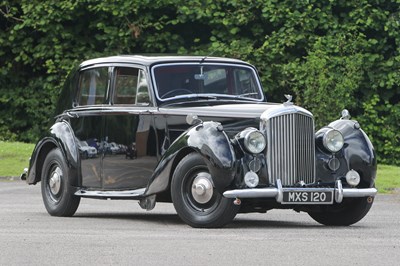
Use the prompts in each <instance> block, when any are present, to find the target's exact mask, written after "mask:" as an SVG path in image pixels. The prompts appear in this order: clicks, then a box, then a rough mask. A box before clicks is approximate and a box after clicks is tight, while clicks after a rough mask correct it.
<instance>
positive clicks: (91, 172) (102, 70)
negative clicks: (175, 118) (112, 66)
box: [69, 66, 110, 188]
mask: <svg viewBox="0 0 400 266" xmlns="http://www.w3.org/2000/svg"><path fill="white" fill-rule="evenodd" d="M109 77H110V75H109V67H108V66H95V67H90V68H86V69H83V70H81V71H80V72H79V81H78V87H77V93H76V97H75V100H74V106H75V107H74V108H73V110H71V112H70V113H71V114H70V119H69V120H70V125H71V127H72V129H73V131H74V135H75V138H76V139H75V142H76V144H77V146H78V150H79V155H80V159H81V160H80V162H81V176H82V180H81V184H82V186H83V187H89V188H102V167H101V164H102V154H103V152H104V147H103V143H102V139H103V132H102V131H103V128H104V125H103V124H104V119H103V107H104V104H105V103H106V102H107V98H108V97H107V92H108V90H109V84H110V78H109Z"/></svg>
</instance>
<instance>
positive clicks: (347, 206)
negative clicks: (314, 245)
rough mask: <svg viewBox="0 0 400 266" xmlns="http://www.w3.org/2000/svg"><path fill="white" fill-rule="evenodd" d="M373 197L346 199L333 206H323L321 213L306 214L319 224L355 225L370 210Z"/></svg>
mask: <svg viewBox="0 0 400 266" xmlns="http://www.w3.org/2000/svg"><path fill="white" fill-rule="evenodd" d="M373 201H374V198H373V197H366V198H352V199H346V200H345V201H343V202H342V203H340V204H337V205H334V206H325V207H324V208H323V209H322V210H321V211H318V212H317V211H315V212H309V213H308V214H309V215H310V216H311V218H313V219H314V220H315V221H317V222H318V223H320V224H323V225H331V226H348V225H352V224H355V223H357V222H358V221H360V220H361V219H362V218H364V216H365V215H367V213H368V211H369V210H370V209H371V206H372V203H373Z"/></svg>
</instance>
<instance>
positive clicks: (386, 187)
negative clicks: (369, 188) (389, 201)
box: [376, 165, 400, 193]
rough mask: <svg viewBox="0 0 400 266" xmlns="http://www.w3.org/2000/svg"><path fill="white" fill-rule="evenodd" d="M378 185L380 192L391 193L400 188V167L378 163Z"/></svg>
mask: <svg viewBox="0 0 400 266" xmlns="http://www.w3.org/2000/svg"><path fill="white" fill-rule="evenodd" d="M376 187H377V188H378V191H379V192H380V193H390V192H394V190H395V189H396V188H397V189H400V167H396V166H390V165H378V174H377V178H376Z"/></svg>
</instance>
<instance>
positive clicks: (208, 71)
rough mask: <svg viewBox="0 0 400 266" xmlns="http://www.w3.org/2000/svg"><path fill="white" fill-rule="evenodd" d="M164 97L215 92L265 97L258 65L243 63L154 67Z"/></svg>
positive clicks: (158, 87) (160, 97)
mask: <svg viewBox="0 0 400 266" xmlns="http://www.w3.org/2000/svg"><path fill="white" fill-rule="evenodd" d="M153 74H154V78H155V83H156V87H157V96H158V98H159V99H160V100H167V99H173V98H184V97H193V96H196V95H197V96H199V95H200V96H207V95H209V96H215V97H218V96H220V97H232V98H248V99H254V100H262V99H263V95H262V91H261V88H260V85H259V83H258V79H257V77H256V74H255V71H254V69H252V68H250V67H246V66H240V65H219V64H218V65H217V64H179V65H178V64H168V65H160V66H156V67H155V68H154V69H153Z"/></svg>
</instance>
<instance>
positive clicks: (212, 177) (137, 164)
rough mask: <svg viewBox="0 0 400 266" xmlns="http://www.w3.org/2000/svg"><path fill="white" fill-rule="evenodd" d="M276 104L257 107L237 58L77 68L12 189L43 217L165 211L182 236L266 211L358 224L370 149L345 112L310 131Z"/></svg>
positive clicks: (301, 117) (146, 59) (295, 110)
mask: <svg viewBox="0 0 400 266" xmlns="http://www.w3.org/2000/svg"><path fill="white" fill-rule="evenodd" d="M286 98H287V100H282V102H283V103H281V104H276V103H269V102H267V99H266V96H265V94H264V91H263V88H262V86H261V83H260V79H259V76H258V72H257V70H256V68H255V67H254V66H252V65H250V64H248V63H246V62H243V61H240V60H236V59H227V58H218V57H190V56H114V57H106V58H98V59H93V60H88V61H85V62H83V63H82V64H81V65H79V66H78V67H77V68H76V70H75V71H73V72H72V73H71V74H70V76H69V78H68V80H67V82H66V84H65V86H64V89H63V90H62V92H61V93H60V98H59V101H58V105H57V107H56V116H55V118H54V123H53V124H52V126H51V127H50V128H49V130H48V132H47V134H45V136H44V137H43V138H42V139H41V140H40V141H39V142H38V143H37V145H36V147H35V149H34V151H33V154H32V157H31V160H30V165H29V168H28V169H27V172H26V173H25V174H23V175H22V178H23V179H25V180H26V182H27V183H28V184H37V183H38V182H40V183H41V191H42V197H43V202H44V205H45V207H46V209H47V211H48V213H49V214H50V215H53V216H72V215H74V213H75V212H76V210H77V208H78V205H79V203H80V199H81V198H95V199H131V200H137V201H138V202H139V204H140V206H141V207H142V208H143V209H146V210H151V209H153V208H154V206H155V204H156V202H172V203H173V205H174V207H175V209H176V212H177V213H178V215H179V217H180V218H181V219H182V220H183V221H184V222H185V223H187V224H188V225H190V226H193V227H221V226H224V225H226V224H227V223H230V222H231V221H232V220H233V219H234V217H235V215H236V214H237V213H249V212H260V213H265V212H267V211H268V210H271V209H292V210H295V211H297V212H300V211H302V212H306V213H308V214H309V215H310V216H311V217H312V218H313V219H314V220H315V221H317V222H318V223H321V224H324V225H337V226H345V225H351V224H354V223H356V222H358V221H359V220H361V219H362V218H363V217H364V216H365V215H366V214H367V213H368V211H369V210H370V208H371V205H372V203H373V201H374V197H375V195H376V193H377V190H376V189H375V188H374V180H375V177H376V157H375V153H374V148H373V146H372V144H371V142H370V140H369V138H368V137H367V135H366V134H365V133H364V131H363V130H362V129H361V127H360V124H359V123H358V122H357V121H355V120H351V119H350V115H349V113H348V111H346V110H344V111H343V112H342V116H341V118H340V119H338V120H336V121H333V122H332V123H330V124H329V125H327V126H325V127H323V128H321V129H318V130H317V131H316V130H315V128H314V118H313V115H312V113H311V112H309V111H308V110H305V109H303V108H301V107H299V106H296V105H295V104H293V103H292V100H291V96H290V95H286ZM282 99H284V95H282ZM328 111H329V110H327V112H328ZM82 143H85V147H86V150H85V149H82ZM89 150H90V151H91V152H90V153H85V152H83V151H89ZM93 152H95V153H96V154H93Z"/></svg>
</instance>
